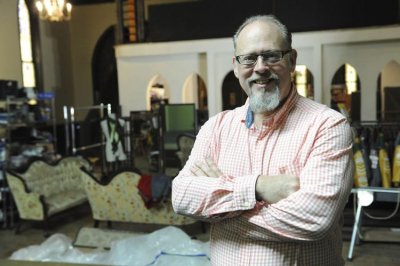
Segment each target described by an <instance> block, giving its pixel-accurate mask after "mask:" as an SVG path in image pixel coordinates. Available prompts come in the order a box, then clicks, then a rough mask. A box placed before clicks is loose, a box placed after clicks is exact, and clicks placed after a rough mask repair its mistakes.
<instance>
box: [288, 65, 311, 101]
mask: <svg viewBox="0 0 400 266" xmlns="http://www.w3.org/2000/svg"><path fill="white" fill-rule="evenodd" d="M292 78H293V82H294V84H295V85H296V88H297V91H298V93H299V94H300V95H301V96H304V97H306V98H309V99H312V100H314V76H313V74H312V73H311V71H310V70H309V69H308V68H307V66H306V65H296V70H295V72H294V73H293V77H292Z"/></svg>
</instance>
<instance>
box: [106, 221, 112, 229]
mask: <svg viewBox="0 0 400 266" xmlns="http://www.w3.org/2000/svg"><path fill="white" fill-rule="evenodd" d="M107 228H108V229H111V228H112V223H111V221H107Z"/></svg>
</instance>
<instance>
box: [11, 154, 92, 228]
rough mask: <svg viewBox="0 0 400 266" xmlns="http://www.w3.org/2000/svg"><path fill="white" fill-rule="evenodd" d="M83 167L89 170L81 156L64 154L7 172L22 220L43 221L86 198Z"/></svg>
mask: <svg viewBox="0 0 400 266" xmlns="http://www.w3.org/2000/svg"><path fill="white" fill-rule="evenodd" d="M80 167H85V168H86V169H88V170H89V169H90V163H89V161H87V160H86V159H83V158H81V157H65V158H62V159H60V160H59V161H58V162H57V163H55V164H48V163H46V162H45V161H43V160H40V159H39V160H35V161H32V162H31V164H30V165H29V166H28V168H27V170H26V171H25V172H23V173H16V172H13V171H7V173H6V177H7V181H8V185H9V187H10V190H11V193H12V195H13V197H14V200H15V204H16V205H17V209H18V213H19V216H20V218H21V219H25V220H37V221H42V220H45V219H46V218H47V217H49V216H51V215H53V214H55V213H59V212H61V211H63V210H66V209H68V208H71V207H73V206H77V205H79V204H81V203H83V202H85V201H86V200H87V197H86V193H85V191H84V189H83V187H82V184H81V179H80Z"/></svg>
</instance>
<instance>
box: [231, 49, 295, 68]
mask: <svg viewBox="0 0 400 266" xmlns="http://www.w3.org/2000/svg"><path fill="white" fill-rule="evenodd" d="M292 51H293V49H289V50H284V51H281V50H270V51H267V52H263V53H260V54H243V55H237V56H235V60H236V61H237V62H238V63H239V64H240V65H242V66H247V67H253V66H255V65H256V64H257V61H258V58H259V57H260V56H261V57H262V60H263V62H265V64H267V65H269V66H273V65H276V64H278V63H279V62H281V61H282V59H283V57H285V55H287V54H288V53H290V52H292ZM271 52H274V53H280V59H279V60H278V61H276V62H273V63H271V62H268V61H267V60H266V59H265V57H264V56H265V55H266V54H269V53H271ZM251 55H254V56H257V59H256V60H254V62H253V63H251V64H243V63H241V62H240V61H241V60H240V58H241V57H243V56H251Z"/></svg>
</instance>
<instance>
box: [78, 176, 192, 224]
mask: <svg viewBox="0 0 400 266" xmlns="http://www.w3.org/2000/svg"><path fill="white" fill-rule="evenodd" d="M81 177H82V181H83V184H84V187H85V190H86V194H87V196H88V200H89V204H90V206H91V209H92V213H93V219H94V220H97V221H114V222H133V223H150V224H169V225H171V224H173V225H184V224H191V223H194V222H195V220H193V219H191V218H188V217H184V216H181V215H178V214H176V213H175V212H174V210H173V208H172V204H171V202H170V201H166V202H160V203H157V204H155V205H154V206H153V207H151V208H149V209H148V208H146V206H145V204H144V201H143V199H142V197H141V196H140V194H139V190H138V188H137V186H138V183H139V180H140V177H141V176H140V175H139V174H138V173H135V172H133V171H123V172H120V173H117V174H115V175H114V176H113V177H112V179H111V181H110V182H108V183H107V184H100V183H99V182H98V181H97V180H96V179H95V178H94V177H93V176H92V175H90V174H89V173H87V172H86V171H82V175H81Z"/></svg>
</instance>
